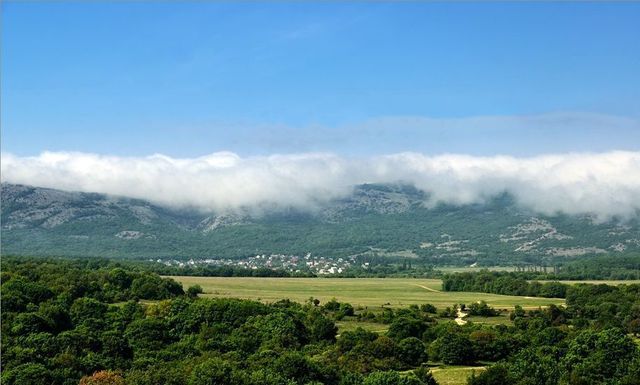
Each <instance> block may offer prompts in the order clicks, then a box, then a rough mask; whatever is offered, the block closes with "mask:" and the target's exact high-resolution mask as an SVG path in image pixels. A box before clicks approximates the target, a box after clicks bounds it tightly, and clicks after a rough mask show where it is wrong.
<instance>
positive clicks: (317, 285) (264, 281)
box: [171, 276, 564, 310]
mask: <svg viewBox="0 0 640 385" xmlns="http://www.w3.org/2000/svg"><path fill="white" fill-rule="evenodd" d="M171 278H173V279H175V280H176V281H178V282H180V283H181V284H182V285H183V286H184V288H185V289H186V288H187V287H189V286H191V285H195V284H198V285H200V286H202V288H203V290H204V294H203V296H204V297H236V298H246V299H253V300H259V301H263V302H275V301H278V300H281V299H285V298H287V299H290V300H292V301H297V302H304V301H306V300H308V299H309V298H310V297H313V298H317V299H319V300H320V301H321V303H324V302H326V301H329V300H331V299H332V298H335V299H336V300H338V301H340V302H349V303H351V304H352V305H353V306H356V307H363V308H370V310H374V309H375V308H379V307H381V306H390V307H405V306H409V305H412V304H417V305H419V304H424V303H431V304H433V305H434V306H436V307H437V308H438V309H443V308H445V307H447V306H452V305H454V304H457V303H465V304H470V303H473V302H477V301H481V300H483V301H486V302H487V303H488V304H489V305H490V306H493V307H495V308H496V309H512V308H513V307H514V306H515V305H521V306H523V307H525V308H536V307H539V306H545V305H549V304H557V305H559V304H563V303H564V300H563V299H556V298H532V297H518V296H508V295H498V294H488V293H467V292H443V291H441V290H440V289H441V287H442V282H441V281H440V280H439V279H413V278H244V277H243V278H239V277H187V276H172V277H171Z"/></svg>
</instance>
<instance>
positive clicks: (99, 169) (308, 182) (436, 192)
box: [2, 151, 640, 219]
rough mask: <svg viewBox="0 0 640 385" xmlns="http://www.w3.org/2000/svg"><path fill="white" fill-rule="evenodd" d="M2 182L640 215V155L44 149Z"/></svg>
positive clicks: (182, 195) (9, 158) (245, 203)
mask: <svg viewBox="0 0 640 385" xmlns="http://www.w3.org/2000/svg"><path fill="white" fill-rule="evenodd" d="M2 180H3V181H4V182H10V183H20V184H27V185H34V186H41V187H50V188H58V189H63V190H73V191H87V192H100V193H106V194H114V195H121V196H128V197H134V198H142V199H148V200H150V201H152V202H155V203H157V204H161V205H168V206H174V207H195V208H199V209H202V210H207V211H227V210H234V209H238V208H242V207H244V208H246V207H249V208H251V207H259V206H264V205H269V206H272V207H273V206H276V207H295V208H298V209H303V210H313V209H315V208H317V207H319V206H321V205H323V204H326V203H327V202H329V201H331V200H332V199H336V198H340V197H344V196H347V195H348V194H349V193H350V192H351V191H352V188H353V187H354V186H355V185H358V184H362V183H407V184H412V185H414V186H416V187H417V188H419V189H421V190H424V191H426V192H428V193H429V194H430V200H429V201H428V202H425V204H426V205H433V204H436V203H437V202H445V203H450V204H468V203H477V202H483V201H486V200H487V199H490V198H491V197H493V196H495V195H497V194H500V193H503V192H509V193H511V194H513V196H514V197H515V198H516V200H517V202H519V204H521V205H523V206H525V207H528V208H531V209H533V210H536V211H538V212H541V213H546V214H553V213H556V212H564V213H569V214H579V213H592V214H594V215H596V216H598V217H600V218H603V219H606V218H609V217H611V216H622V217H630V216H634V215H637V212H638V210H640V199H639V198H638V197H640V152H631V151H629V152H624V151H613V152H603V153H567V154H556V155H541V156H533V157H512V156H490V157H478V156H470V155H440V156H428V155H424V154H421V153H415V152H404V153H396V154H390V155H381V156H371V157H356V158H353V157H352V158H348V157H343V156H339V155H335V154H331V153H301V154H287V155H271V156H254V157H241V156H239V155H237V154H235V153H232V152H217V153H213V154H210V155H207V156H203V157H197V158H172V157H169V156H165V155H157V154H156V155H152V156H147V157H118V156H104V155H97V154H90V153H71V152H44V153H42V154H40V155H38V156H33V157H19V156H14V155H11V154H3V156H2Z"/></svg>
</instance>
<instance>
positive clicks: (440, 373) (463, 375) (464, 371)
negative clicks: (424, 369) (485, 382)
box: [431, 366, 485, 385]
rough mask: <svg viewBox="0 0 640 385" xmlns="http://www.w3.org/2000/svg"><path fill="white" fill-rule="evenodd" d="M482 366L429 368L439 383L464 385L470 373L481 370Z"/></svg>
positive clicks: (442, 384) (443, 384)
mask: <svg viewBox="0 0 640 385" xmlns="http://www.w3.org/2000/svg"><path fill="white" fill-rule="evenodd" d="M484 369H485V368H484V367H483V366H444V367H439V368H434V369H431V372H432V373H433V377H435V379H436V381H438V384H440V385H464V384H466V383H467V378H468V377H469V376H471V373H473V372H475V373H476V374H478V373H480V372H481V371H483V370H484Z"/></svg>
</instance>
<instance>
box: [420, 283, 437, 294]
mask: <svg viewBox="0 0 640 385" xmlns="http://www.w3.org/2000/svg"><path fill="white" fill-rule="evenodd" d="M415 285H416V286H418V287H421V288H423V289H425V290H429V291H432V292H434V293H440V290H436V289H432V288H430V287H426V286H423V285H418V284H417V283H416V284H415Z"/></svg>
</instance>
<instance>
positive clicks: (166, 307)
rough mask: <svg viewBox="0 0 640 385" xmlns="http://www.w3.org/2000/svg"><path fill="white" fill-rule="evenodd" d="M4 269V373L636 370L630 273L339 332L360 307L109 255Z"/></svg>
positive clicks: (415, 379)
mask: <svg viewBox="0 0 640 385" xmlns="http://www.w3.org/2000/svg"><path fill="white" fill-rule="evenodd" d="M2 268H3V271H2V282H3V283H2V352H3V357H2V358H3V359H2V382H3V384H20V385H23V384H25V385H29V384H56V385H57V384H61V385H62V384H64V385H71V384H73V385H75V384H83V385H89V384H91V385H95V384H114V385H116V384H117V385H119V384H135V385H151V384H175V385H178V384H185V385H202V384H230V385H249V384H265V385H266V384H283V385H293V384H300V385H302V384H332V385H333V384H335V385H360V384H362V385H383V384H384V385H387V384H388V385H395V384H406V385H420V384H429V385H433V384H435V383H436V382H435V380H434V379H433V376H432V375H431V373H430V370H429V366H427V365H434V364H437V363H444V364H446V365H462V364H464V365H477V364H478V363H479V362H482V365H483V366H484V365H487V363H495V364H491V365H489V367H488V369H487V370H486V371H484V372H482V373H480V374H479V375H477V376H474V377H472V378H471V379H470V380H469V382H470V383H471V384H476V385H477V384H504V383H510V384H523V385H524V384H611V385H614V384H615V385H622V384H634V383H637V379H638V378H640V364H639V363H640V351H639V349H638V346H637V345H636V344H635V343H634V342H633V340H632V338H631V337H630V336H629V334H628V333H638V332H640V331H638V330H634V329H633V325H635V324H637V325H640V321H637V320H640V285H626V286H625V285H623V286H619V287H611V286H606V285H597V286H596V285H577V286H575V287H572V288H569V289H568V291H567V295H566V296H567V303H568V307H567V308H564V307H556V306H550V307H548V308H545V309H540V310H535V311H525V310H523V309H522V308H520V307H516V309H515V311H513V312H512V314H511V318H512V319H513V324H514V326H505V325H494V326H485V325H480V324H474V323H468V324H467V325H464V326H459V325H456V324H455V323H453V322H450V321H449V320H446V319H438V318H436V315H434V312H436V309H435V308H434V307H433V306H430V305H428V304H424V306H415V305H414V306H410V307H408V308H404V309H389V308H386V309H385V310H384V311H383V312H381V313H378V314H374V315H372V316H373V317H374V318H375V320H376V321H377V322H381V323H385V324H387V325H388V331H387V332H386V333H385V334H378V333H375V332H371V331H367V330H364V329H362V328H356V329H355V330H352V331H344V332H342V333H340V335H338V332H337V328H336V326H335V321H336V320H338V319H345V318H350V319H353V320H356V319H358V318H363V314H365V312H363V311H362V310H360V309H354V308H353V306H351V305H349V304H347V303H340V302H338V301H335V300H333V301H327V302H325V303H319V301H317V300H316V301H314V300H313V299H310V300H309V301H308V302H306V303H304V304H300V303H295V302H290V301H286V300H283V301H278V302H275V303H272V304H263V303H259V302H255V301H248V300H238V299H229V298H220V299H205V298H198V294H199V293H200V291H201V290H199V289H198V288H197V287H194V288H190V289H189V290H187V293H184V292H183V290H182V288H181V287H180V285H179V284H177V283H176V282H174V281H172V280H169V279H163V278H161V277H160V276H158V275H156V274H154V273H150V272H146V271H144V270H142V269H133V270H130V269H125V268H123V267H122V266H121V265H118V264H117V263H113V262H109V261H100V260H96V261H93V262H92V261H53V260H48V261H44V260H43V261H40V262H34V261H28V260H19V259H15V260H9V261H8V262H7V263H3V266H2ZM144 300H154V302H153V303H146V302H145V301H144ZM468 308H469V309H472V310H473V311H475V312H478V313H482V314H489V313H492V312H494V309H492V308H490V307H488V306H486V304H483V303H480V304H470V306H468ZM367 314H369V313H367ZM636 321H637V322H636ZM634 381H635V382H634Z"/></svg>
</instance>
